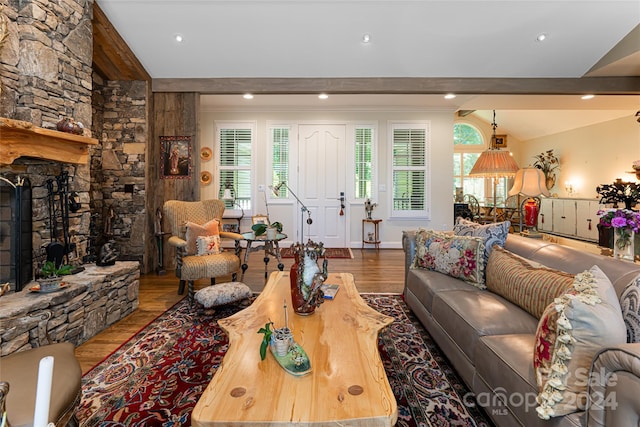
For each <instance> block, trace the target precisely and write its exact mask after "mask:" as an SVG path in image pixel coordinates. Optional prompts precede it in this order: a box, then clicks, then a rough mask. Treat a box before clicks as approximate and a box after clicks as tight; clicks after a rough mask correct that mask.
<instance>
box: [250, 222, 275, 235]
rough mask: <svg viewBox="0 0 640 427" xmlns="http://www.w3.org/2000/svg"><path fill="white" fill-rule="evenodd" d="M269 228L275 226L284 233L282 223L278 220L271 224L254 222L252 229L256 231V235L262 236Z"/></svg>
mask: <svg viewBox="0 0 640 427" xmlns="http://www.w3.org/2000/svg"><path fill="white" fill-rule="evenodd" d="M267 228H275V229H276V230H277V231H278V233H282V224H281V223H279V222H278V221H275V222H272V223H271V224H253V225H252V226H251V229H252V230H253V231H254V232H255V233H256V236H262V235H263V234H264V233H266V232H267Z"/></svg>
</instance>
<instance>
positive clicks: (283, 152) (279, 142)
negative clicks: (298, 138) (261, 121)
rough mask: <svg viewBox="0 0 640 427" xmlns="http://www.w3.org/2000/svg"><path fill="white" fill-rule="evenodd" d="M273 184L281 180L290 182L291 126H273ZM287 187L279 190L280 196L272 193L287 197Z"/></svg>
mask: <svg viewBox="0 0 640 427" xmlns="http://www.w3.org/2000/svg"><path fill="white" fill-rule="evenodd" d="M271 153H272V157H271V165H272V166H271V170H272V174H271V185H273V186H276V185H278V184H279V183H280V182H282V181H284V182H287V183H288V182H289V154H290V140H289V128H288V127H278V128H271ZM287 193H288V190H287V187H285V186H283V187H281V188H280V191H279V192H278V196H275V195H272V196H273V197H277V198H280V199H286V198H287V197H288V196H289V195H288V194H287Z"/></svg>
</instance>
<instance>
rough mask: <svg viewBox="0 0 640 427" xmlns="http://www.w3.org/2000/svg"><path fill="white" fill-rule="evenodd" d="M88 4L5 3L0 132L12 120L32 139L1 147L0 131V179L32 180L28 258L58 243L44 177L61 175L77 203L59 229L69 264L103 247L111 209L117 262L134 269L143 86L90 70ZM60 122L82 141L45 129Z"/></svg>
mask: <svg viewBox="0 0 640 427" xmlns="http://www.w3.org/2000/svg"><path fill="white" fill-rule="evenodd" d="M94 7H95V4H94V2H93V1H92V0H60V1H58V2H50V1H47V0H21V1H13V0H12V1H9V2H8V4H6V5H5V6H4V8H3V9H2V12H0V14H4V15H5V17H6V19H7V23H8V25H7V28H8V37H7V39H6V42H5V43H4V45H3V47H2V48H1V50H0V89H1V92H0V126H3V123H2V121H3V120H4V121H5V123H6V121H10V122H12V126H11V129H12V131H11V132H13V131H14V130H15V132H22V131H23V130H22V129H18V128H16V127H14V126H13V124H14V122H19V123H22V124H21V125H20V126H23V127H29V126H31V128H30V129H26V130H25V132H26V131H28V132H30V136H29V137H30V138H31V137H33V138H32V139H30V145H27V146H22V147H20V149H17V148H16V147H15V146H11V147H8V146H7V144H6V140H7V135H9V134H8V129H9V128H8V127H6V126H4V127H0V131H1V132H2V139H3V143H2V144H0V177H3V178H6V179H8V180H10V181H12V182H15V180H17V179H19V178H20V179H22V178H26V179H28V180H30V181H31V183H32V192H33V193H32V194H33V221H32V229H33V231H32V247H33V252H34V256H36V257H37V256H38V253H39V252H41V249H42V248H43V247H44V246H46V245H47V244H48V243H50V242H51V241H53V240H60V239H61V237H60V236H52V235H51V234H52V232H51V227H50V225H51V224H50V218H49V216H50V215H49V213H48V207H47V203H46V202H47V191H48V190H47V180H50V179H54V180H55V178H56V177H57V176H60V175H61V174H63V173H64V174H67V175H68V177H69V190H70V191H72V192H73V193H74V194H76V195H77V201H78V203H79V204H80V209H79V211H77V212H76V213H74V214H73V215H70V218H69V225H68V228H69V234H70V235H69V238H70V239H71V246H73V248H74V251H73V253H72V254H70V256H71V258H72V259H71V261H72V263H81V262H82V259H83V258H84V257H86V256H87V255H90V254H91V251H92V250H96V249H97V248H96V247H95V245H99V244H101V243H103V242H104V239H103V236H102V233H103V230H104V223H103V220H102V218H103V217H104V216H105V215H106V214H107V212H110V211H111V210H112V211H113V212H114V214H115V220H114V221H113V224H112V227H113V239H114V241H115V246H116V248H117V249H118V250H119V252H120V254H121V256H120V258H119V259H121V260H132V261H138V262H139V263H141V264H142V265H143V270H144V269H145V268H146V269H148V268H147V267H146V264H147V263H148V261H147V260H145V244H148V242H147V239H148V237H147V236H148V234H149V233H147V232H146V229H147V228H148V227H147V215H146V194H147V191H146V190H147V189H146V182H145V180H146V176H145V175H146V174H145V169H146V143H147V140H148V138H147V132H148V130H147V121H148V119H147V115H148V112H147V98H148V96H149V95H148V94H147V90H146V85H147V83H146V82H145V81H112V80H107V79H105V78H104V77H103V76H101V75H99V74H97V73H96V72H95V71H94V69H93V65H94V62H93V59H94V58H93V22H92V18H93V13H94ZM66 117H68V118H73V119H75V121H77V122H81V123H82V124H83V126H84V134H83V135H82V136H77V135H72V134H62V133H61V132H57V131H56V130H55V129H56V124H57V123H58V122H59V121H60V120H61V119H62V118H66ZM91 136H93V137H94V138H95V139H94V138H91ZM23 137H24V135H22V134H21V135H18V136H16V139H17V140H22V139H23ZM60 144H64V145H60ZM83 144H84V145H83ZM69 146H73V147H72V148H70V149H69V151H65V150H60V147H69ZM20 150H22V151H20ZM152 253H153V252H152Z"/></svg>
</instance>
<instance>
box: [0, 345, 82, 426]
mask: <svg viewBox="0 0 640 427" xmlns="http://www.w3.org/2000/svg"><path fill="white" fill-rule="evenodd" d="M45 356H53V358H54V361H53V383H52V387H51V388H52V391H51V404H50V409H49V415H50V419H51V422H53V423H55V424H56V426H64V423H66V421H68V420H69V418H70V417H71V415H72V414H73V412H74V411H75V408H76V406H77V405H78V403H79V402H80V390H81V383H80V381H81V378H82V370H81V369H80V364H79V363H78V360H77V359H76V358H75V355H74V346H73V344H71V343H58V344H51V345H46V346H43V347H38V348H34V349H31V350H26V351H21V352H19V353H12V354H10V355H8V356H4V357H2V358H1V359H0V381H6V382H8V383H9V394H8V396H7V402H6V406H7V415H8V419H9V422H10V423H11V426H12V427H27V426H31V425H32V423H33V411H34V409H35V401H36V384H37V381H38V366H39V364H40V359H42V358H43V357H45Z"/></svg>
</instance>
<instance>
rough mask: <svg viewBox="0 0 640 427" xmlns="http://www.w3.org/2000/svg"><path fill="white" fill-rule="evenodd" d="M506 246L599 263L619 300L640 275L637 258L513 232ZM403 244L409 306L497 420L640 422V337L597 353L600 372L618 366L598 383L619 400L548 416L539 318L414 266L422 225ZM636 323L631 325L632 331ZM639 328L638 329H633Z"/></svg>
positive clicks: (535, 256)
mask: <svg viewBox="0 0 640 427" xmlns="http://www.w3.org/2000/svg"><path fill="white" fill-rule="evenodd" d="M504 248H505V249H506V250H507V251H509V252H512V253H514V254H516V255H519V256H521V257H524V258H527V259H528V260H531V261H534V262H536V263H540V264H542V265H544V266H547V267H549V268H553V269H557V270H561V271H564V272H567V273H571V274H577V273H580V272H582V271H585V270H588V269H590V268H591V267H592V266H593V265H598V266H599V267H600V269H601V270H602V271H603V272H604V273H605V274H606V276H607V277H608V278H609V279H610V281H611V283H612V284H613V285H614V287H615V290H616V293H617V295H618V297H619V298H620V296H621V295H622V293H623V291H625V287H626V286H627V285H628V284H629V283H630V282H633V281H634V278H636V277H637V276H638V275H639V274H640V265H639V264H637V263H636V264H634V263H630V262H624V261H618V260H614V259H612V258H609V257H605V256H600V255H595V254H589V253H585V252H582V251H579V250H576V249H573V248H569V247H566V246H561V245H557V244H553V243H549V242H546V241H542V240H541V239H531V238H525V237H521V236H519V235H513V234H509V235H508V237H507V239H506V242H505V245H504ZM403 249H404V251H405V262H406V265H405V274H406V276H405V288H404V297H405V301H406V303H407V305H408V306H409V307H410V308H411V310H412V311H413V312H414V313H415V314H416V316H417V317H418V319H419V320H420V321H421V323H422V324H423V325H424V326H425V328H426V329H427V331H428V332H429V334H430V335H431V336H432V337H433V339H434V340H435V342H436V343H437V344H438V346H439V347H440V349H441V350H442V351H443V353H444V354H445V356H446V357H447V358H448V359H449V361H450V362H451V364H452V365H453V367H454V368H455V369H456V371H457V372H458V374H459V375H460V376H461V377H462V379H463V380H464V382H465V383H466V384H467V386H468V387H469V389H470V390H471V392H472V393H473V394H474V396H475V397H476V399H477V403H478V404H479V405H481V406H483V407H484V409H485V412H486V413H487V414H488V415H489V416H490V417H491V419H492V420H493V421H494V422H495V423H496V425H498V426H500V427H503V426H505V427H506V426H508V427H513V426H526V427H535V426H543V427H546V426H574V427H575V426H604V425H606V426H612V427H613V426H615V427H618V426H638V425H640V343H632V344H627V343H620V345H616V346H613V347H609V348H602V350H601V351H600V352H598V353H597V354H596V356H595V357H594V362H593V364H594V366H595V369H597V370H598V371H597V372H601V371H602V372H615V373H616V377H615V378H616V381H614V382H612V383H611V384H609V385H606V384H592V387H591V389H592V390H597V391H599V392H602V393H603V394H604V395H606V396H608V397H609V400H608V402H609V403H613V404H607V405H604V406H605V408H602V407H596V406H597V405H589V408H588V409H587V410H584V411H578V412H574V413H572V414H569V415H564V416H559V417H552V418H551V419H549V420H542V419H540V418H539V417H538V414H537V412H536V406H537V405H536V403H535V396H536V395H537V393H538V388H537V383H536V376H535V372H534V368H533V347H534V341H535V334H536V328H537V325H538V319H537V318H536V317H534V316H533V315H531V314H529V313H528V312H527V311H525V310H523V309H522V308H520V307H519V306H518V305H515V304H513V303H511V302H509V301H507V300H506V299H504V298H503V297H501V296H499V295H497V294H495V293H492V292H490V291H488V290H482V289H478V288H477V287H474V286H471V285H469V284H467V283H466V282H464V281H462V280H460V279H457V278H453V277H450V276H448V275H445V274H442V273H439V272H436V271H433V270H427V269H417V268H416V269H414V268H411V265H412V263H413V260H414V256H415V253H416V230H413V231H405V232H403ZM634 301H635V302H634ZM637 302H638V301H637V300H635V297H632V300H631V305H634V304H635V307H631V308H632V309H633V310H636V312H637V309H638V307H637V304H636V303H637ZM625 304H627V306H628V305H629V304H630V303H629V301H626V302H625ZM625 322H626V321H625ZM630 327H631V326H630V325H627V329H629V328H630ZM637 333H638V331H631V335H633V334H637Z"/></svg>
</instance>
